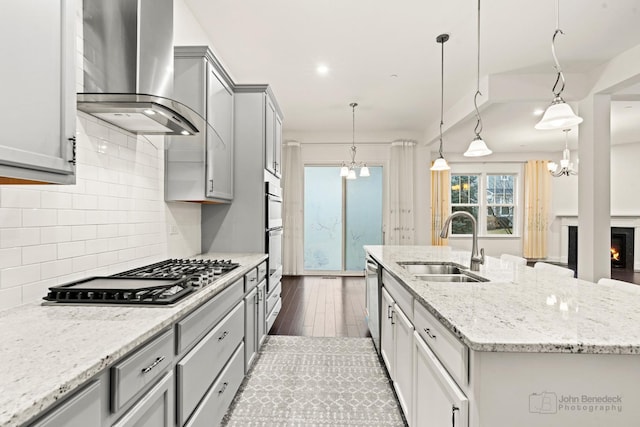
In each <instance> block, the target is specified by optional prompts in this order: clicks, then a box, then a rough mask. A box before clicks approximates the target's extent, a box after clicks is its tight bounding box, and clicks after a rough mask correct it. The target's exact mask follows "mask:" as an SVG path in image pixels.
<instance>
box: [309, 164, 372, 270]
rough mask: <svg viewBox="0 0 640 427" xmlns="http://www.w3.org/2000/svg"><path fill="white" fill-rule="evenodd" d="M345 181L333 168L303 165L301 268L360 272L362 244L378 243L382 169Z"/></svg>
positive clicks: (362, 253) (362, 252)
mask: <svg viewBox="0 0 640 427" xmlns="http://www.w3.org/2000/svg"><path fill="white" fill-rule="evenodd" d="M369 171H370V174H371V175H370V176H369V177H359V178H357V179H354V180H348V179H345V178H343V177H341V176H340V167H337V166H305V167H304V270H305V272H308V273H310V274H314V273H322V272H330V273H353V272H358V273H362V272H363V270H364V266H365V256H364V250H363V249H362V246H363V245H381V244H382V166H370V167H369Z"/></svg>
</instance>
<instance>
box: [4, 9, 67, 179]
mask: <svg viewBox="0 0 640 427" xmlns="http://www.w3.org/2000/svg"><path fill="white" fill-rule="evenodd" d="M3 6H4V7H3V8H2V9H3V10H2V13H0V38H2V40H5V41H6V42H5V43H3V44H2V57H3V58H5V59H6V61H5V63H4V64H3V67H2V79H0V92H1V93H2V96H3V98H4V99H5V100H10V104H8V105H7V106H6V108H4V109H3V111H2V115H0V127H2V136H0V185H2V184H42V183H56V184H74V183H75V135H76V87H75V84H76V81H75V77H76V76H75V74H76V72H75V64H76V48H75V43H76V34H75V32H76V28H77V25H76V2H75V1H73V0H51V1H45V2H43V1H39V0H21V1H19V2H14V3H12V4H11V6H10V7H8V6H7V5H6V4H3ZM15 40H19V41H20V42H19V43H15ZM10 41H14V42H10Z"/></svg>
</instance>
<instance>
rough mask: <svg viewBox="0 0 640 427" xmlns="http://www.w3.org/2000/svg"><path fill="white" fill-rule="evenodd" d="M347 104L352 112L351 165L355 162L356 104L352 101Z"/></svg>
mask: <svg viewBox="0 0 640 427" xmlns="http://www.w3.org/2000/svg"><path fill="white" fill-rule="evenodd" d="M349 106H350V107H351V112H352V122H351V123H352V126H351V131H352V139H351V166H352V167H353V166H354V165H355V163H356V107H357V106H358V104H356V103H355V102H352V103H351V104H349Z"/></svg>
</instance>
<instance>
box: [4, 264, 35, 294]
mask: <svg viewBox="0 0 640 427" xmlns="http://www.w3.org/2000/svg"><path fill="white" fill-rule="evenodd" d="M37 280H40V264H32V265H23V266H20V267H9V268H5V269H3V270H2V271H0V289H6V288H11V287H14V286H19V285H24V284H25V283H32V282H35V281H37Z"/></svg>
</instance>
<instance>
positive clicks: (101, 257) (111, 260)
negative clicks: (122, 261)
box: [97, 252, 118, 267]
mask: <svg viewBox="0 0 640 427" xmlns="http://www.w3.org/2000/svg"><path fill="white" fill-rule="evenodd" d="M97 257H98V266H99V267H106V266H110V265H113V264H115V263H117V262H118V252H104V253H101V254H98V255H97Z"/></svg>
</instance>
